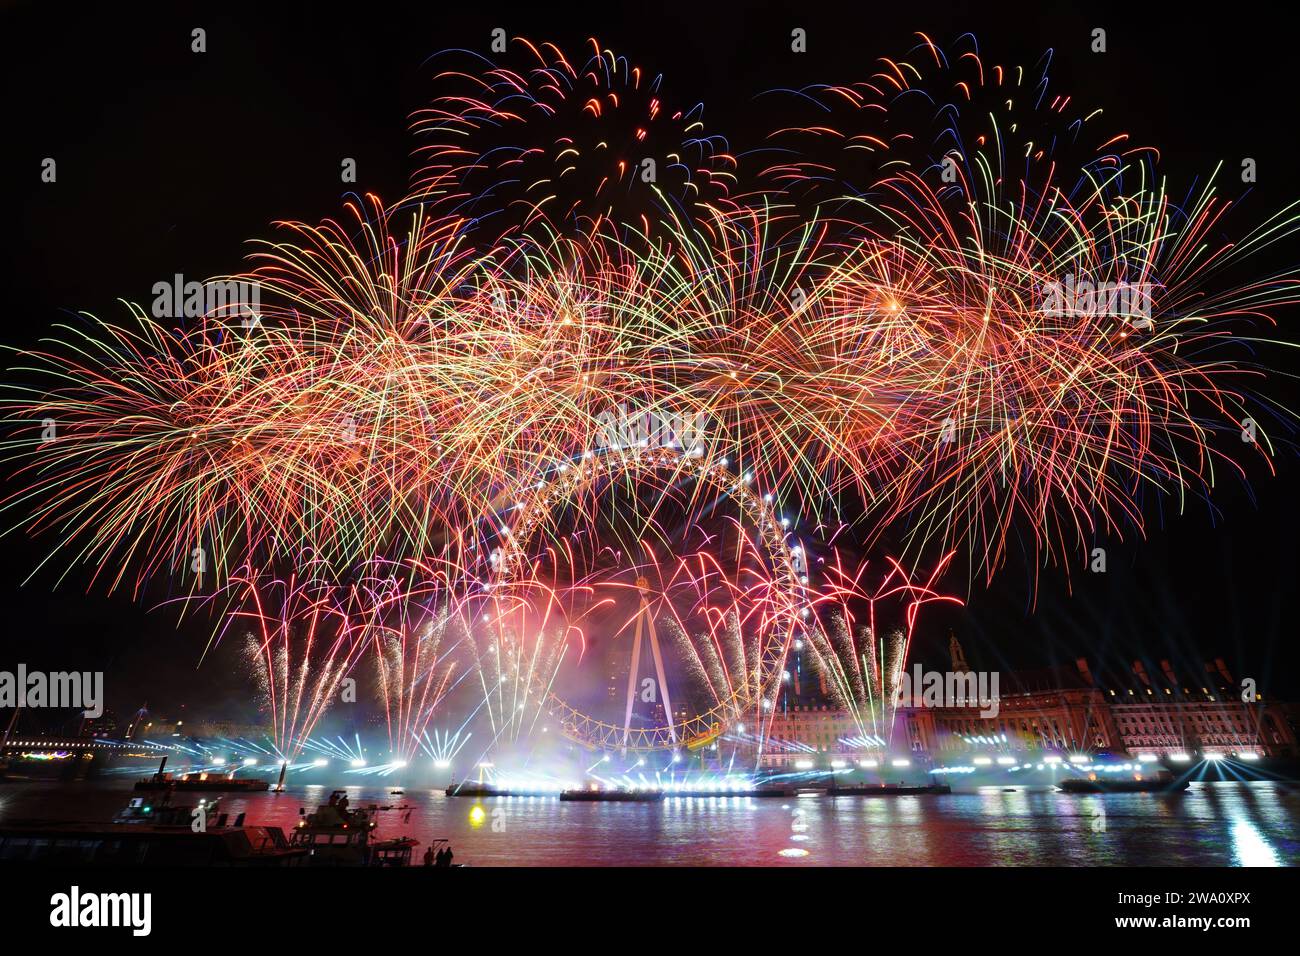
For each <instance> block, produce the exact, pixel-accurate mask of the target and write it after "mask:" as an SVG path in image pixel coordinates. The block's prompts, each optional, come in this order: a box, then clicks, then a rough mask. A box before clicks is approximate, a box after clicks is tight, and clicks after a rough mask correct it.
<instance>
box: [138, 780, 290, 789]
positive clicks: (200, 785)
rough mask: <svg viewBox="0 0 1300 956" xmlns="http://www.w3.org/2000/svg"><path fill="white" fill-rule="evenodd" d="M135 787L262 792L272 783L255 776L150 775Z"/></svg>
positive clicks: (269, 787)
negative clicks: (156, 776) (164, 776)
mask: <svg viewBox="0 0 1300 956" xmlns="http://www.w3.org/2000/svg"><path fill="white" fill-rule="evenodd" d="M135 789H136V790H137V791H141V792H154V793H156V792H165V791H173V790H174V791H176V792H178V793H213V792H218V791H219V792H222V793H260V792H261V791H263V790H269V789H271V785H270V784H269V783H267V782H266V781H265V780H258V779H256V778H255V777H245V778H243V779H242V780H231V779H230V778H229V777H207V778H206V779H202V778H199V777H166V778H163V779H161V780H160V779H157V778H155V777H150V778H149V779H147V780H141V781H139V782H138V783H137V784H136V785H135Z"/></svg>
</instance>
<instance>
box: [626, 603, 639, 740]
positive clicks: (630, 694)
mask: <svg viewBox="0 0 1300 956" xmlns="http://www.w3.org/2000/svg"><path fill="white" fill-rule="evenodd" d="M641 618H642V615H640V614H638V615H637V618H636V636H635V637H634V638H633V639H632V666H631V668H629V670H628V672H627V708H626V709H625V710H624V711H623V752H624V753H627V737H628V734H629V733H631V730H632V701H633V700H634V699H635V697H636V675H637V672H638V671H639V670H640V669H641Z"/></svg>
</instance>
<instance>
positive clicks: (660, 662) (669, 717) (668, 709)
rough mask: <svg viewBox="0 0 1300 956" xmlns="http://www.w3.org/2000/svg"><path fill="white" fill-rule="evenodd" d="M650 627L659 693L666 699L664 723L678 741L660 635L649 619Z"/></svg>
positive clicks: (674, 741)
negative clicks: (660, 647)
mask: <svg viewBox="0 0 1300 956" xmlns="http://www.w3.org/2000/svg"><path fill="white" fill-rule="evenodd" d="M649 628H650V653H651V654H652V655H653V656H654V659H655V674H656V675H658V677H659V693H660V694H661V695H663V699H664V723H666V724H667V725H668V733H669V734H670V735H671V736H672V739H673V743H674V744H676V743H677V728H676V726H675V725H674V724H673V702H672V700H671V699H669V696H668V681H667V680H666V679H665V678H664V659H663V657H662V656H661V655H660V653H659V635H658V634H657V633H656V632H655V622H654V621H653V620H651V621H649Z"/></svg>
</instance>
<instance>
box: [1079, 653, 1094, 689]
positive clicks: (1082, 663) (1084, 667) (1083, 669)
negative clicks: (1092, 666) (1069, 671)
mask: <svg viewBox="0 0 1300 956" xmlns="http://www.w3.org/2000/svg"><path fill="white" fill-rule="evenodd" d="M1074 666H1075V667H1077V668H1079V675H1080V676H1081V677H1082V678H1083V679H1084V681H1085V682H1086V683H1088V684H1092V683H1094V681H1093V679H1092V671H1090V670H1088V658H1086V657H1080V658H1079V659H1078V660H1076V661H1075V662H1074Z"/></svg>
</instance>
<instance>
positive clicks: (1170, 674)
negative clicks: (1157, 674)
mask: <svg viewBox="0 0 1300 956" xmlns="http://www.w3.org/2000/svg"><path fill="white" fill-rule="evenodd" d="M1160 669H1161V670H1162V671H1164V672H1165V680H1167V681H1169V684H1170V686H1171V687H1177V686H1178V678H1177V677H1175V676H1174V668H1173V665H1172V664H1170V663H1169V662H1168V661H1161V662H1160Z"/></svg>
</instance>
